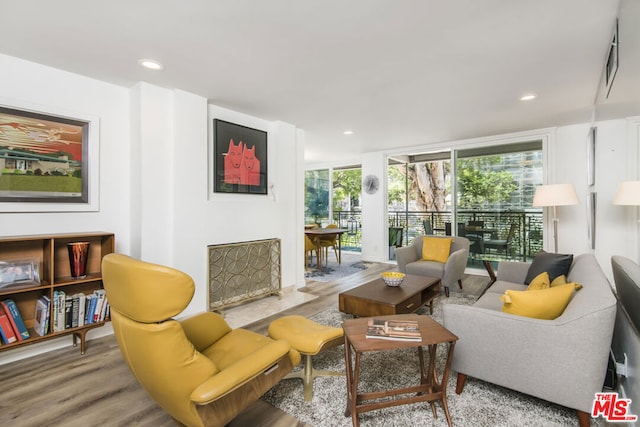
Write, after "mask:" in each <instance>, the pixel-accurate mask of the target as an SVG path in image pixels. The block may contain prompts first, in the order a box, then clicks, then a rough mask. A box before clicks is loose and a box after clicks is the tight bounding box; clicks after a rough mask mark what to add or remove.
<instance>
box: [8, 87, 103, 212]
mask: <svg viewBox="0 0 640 427" xmlns="http://www.w3.org/2000/svg"><path fill="white" fill-rule="evenodd" d="M98 135H99V131H98V119H97V118H96V117H93V116H88V115H75V114H72V113H71V114H70V113H68V112H63V111H61V110H57V111H56V110H55V109H52V108H47V107H42V106H33V105H30V104H26V103H20V102H13V101H12V102H7V101H6V100H5V99H0V212H41V211H91V210H98V203H97V200H98V198H97V192H98V164H99V163H98V161H99V160H98V156H99V147H98Z"/></svg>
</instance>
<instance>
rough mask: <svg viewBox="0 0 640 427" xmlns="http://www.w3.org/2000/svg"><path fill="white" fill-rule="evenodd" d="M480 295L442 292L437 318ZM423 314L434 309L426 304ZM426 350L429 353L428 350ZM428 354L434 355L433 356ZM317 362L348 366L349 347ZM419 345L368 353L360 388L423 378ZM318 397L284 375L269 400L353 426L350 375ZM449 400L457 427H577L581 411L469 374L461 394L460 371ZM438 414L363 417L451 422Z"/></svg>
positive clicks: (405, 408)
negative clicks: (450, 307) (306, 397)
mask: <svg viewBox="0 0 640 427" xmlns="http://www.w3.org/2000/svg"><path fill="white" fill-rule="evenodd" d="M475 299H476V297H474V296H470V295H465V294H462V293H457V292H452V293H451V297H450V298H444V297H439V298H437V300H436V301H435V303H434V314H433V318H434V319H435V320H437V321H439V322H441V321H442V305H443V303H444V304H464V305H470V304H473V302H474V301H475ZM419 313H420V314H428V309H426V308H425V309H423V311H421V312H419ZM350 317H351V316H347V315H344V314H342V313H340V312H339V311H338V310H337V308H336V309H334V308H331V309H328V310H325V311H323V312H320V313H318V314H317V315H315V316H313V317H312V319H313V320H315V321H317V322H319V323H322V324H326V325H332V326H340V325H341V324H342V321H343V320H344V319H346V318H350ZM425 354H426V353H425ZM427 357H428V356H427ZM444 360H445V346H439V349H438V352H437V356H436V364H437V367H438V372H439V373H441V372H442V368H443V366H444ZM314 367H315V368H317V369H329V370H337V371H344V350H343V347H342V346H340V347H336V348H333V349H329V350H326V351H324V352H322V353H321V354H319V355H318V356H314ZM419 372H420V371H419V366H418V357H417V351H416V349H405V350H396V351H393V352H382V353H379V352H378V353H366V354H365V355H363V356H362V360H361V377H360V389H361V390H366V391H373V390H384V389H390V388H398V387H404V386H410V385H415V384H417V382H418V378H419V375H420V374H419ZM313 389H314V396H313V400H312V401H311V402H309V403H306V402H305V401H304V397H303V391H302V381H301V380H298V379H290V380H283V381H281V382H280V383H279V384H278V385H276V386H275V387H274V388H272V389H271V390H270V391H269V392H267V394H265V396H264V397H263V399H264V400H265V401H266V402H268V403H270V404H272V405H273V406H275V407H277V408H280V409H281V410H283V411H284V412H286V413H288V414H290V415H292V416H294V417H296V418H298V419H299V420H301V421H303V422H305V423H307V424H308V425H310V426H313V427H349V426H351V425H352V422H351V418H350V417H345V416H344V412H345V407H346V379H345V378H344V377H320V378H316V379H315V381H314V387H313ZM447 403H448V406H449V411H450V414H451V420H452V423H453V425H455V426H474V427H475V426H478V427H496V426H504V427H513V426H531V427H539V426H545V427H554V426H576V425H577V424H578V419H577V416H576V413H575V411H573V410H570V409H568V408H564V407H561V406H558V405H555V404H552V403H549V402H546V401H543V400H540V399H536V398H534V397H531V396H527V395H524V394H521V393H518V392H515V391H512V390H508V389H505V388H502V387H499V386H496V385H493V384H489V383H486V382H483V381H479V380H475V379H473V378H469V379H468V380H467V383H466V385H465V388H464V391H463V393H462V394H461V395H456V394H455V373H453V374H452V375H450V377H449V381H448V383H447ZM436 409H437V419H434V418H433V414H432V412H431V408H430V407H429V405H428V404H427V403H415V404H410V405H401V406H396V407H391V408H385V409H380V410H375V411H371V412H366V413H363V414H360V415H359V416H358V418H359V420H360V425H361V426H362V427H395V426H398V427H400V426H402V427H404V426H414V425H418V426H423V425H430V426H446V425H447V421H446V418H445V415H444V411H443V409H442V406H441V404H440V403H439V402H437V403H436ZM591 425H592V426H602V425H603V424H602V423H601V420H600V419H598V420H592V424H591Z"/></svg>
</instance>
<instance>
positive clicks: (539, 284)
mask: <svg viewBox="0 0 640 427" xmlns="http://www.w3.org/2000/svg"><path fill="white" fill-rule="evenodd" d="M548 288H549V273H547V272H546V271H543V272H542V273H540V274H538V275H537V276H536V277H534V278H533V280H532V281H531V283H529V286H528V287H527V290H528V291H535V290H539V289H548Z"/></svg>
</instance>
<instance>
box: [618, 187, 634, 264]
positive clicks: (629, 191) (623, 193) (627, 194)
mask: <svg viewBox="0 0 640 427" xmlns="http://www.w3.org/2000/svg"><path fill="white" fill-rule="evenodd" d="M613 204H614V205H624V206H640V181H622V182H621V183H620V186H618V191H617V192H616V196H615V197H614V198H613ZM638 222H639V223H640V218H639V219H638ZM638 260H639V262H640V250H639V252H638Z"/></svg>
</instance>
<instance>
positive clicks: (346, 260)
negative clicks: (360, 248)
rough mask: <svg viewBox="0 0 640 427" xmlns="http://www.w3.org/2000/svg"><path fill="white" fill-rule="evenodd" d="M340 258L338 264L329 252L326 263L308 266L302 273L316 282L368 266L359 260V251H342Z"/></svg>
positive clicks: (358, 270)
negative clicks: (316, 266) (318, 266)
mask: <svg viewBox="0 0 640 427" xmlns="http://www.w3.org/2000/svg"><path fill="white" fill-rule="evenodd" d="M341 258H342V262H341V263H340V264H338V262H337V261H336V259H335V256H334V254H332V253H329V260H328V262H327V265H323V266H322V267H321V268H310V269H309V270H308V271H307V272H306V273H305V275H304V277H305V279H309V280H314V281H316V282H331V281H334V280H337V279H342V278H344V277H346V276H350V275H352V274H355V273H358V272H360V271H362V270H366V269H367V268H368V266H369V263H368V262H363V261H361V258H360V254H359V253H350V252H344V251H343V252H342V256H341ZM314 260H315V258H314Z"/></svg>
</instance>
